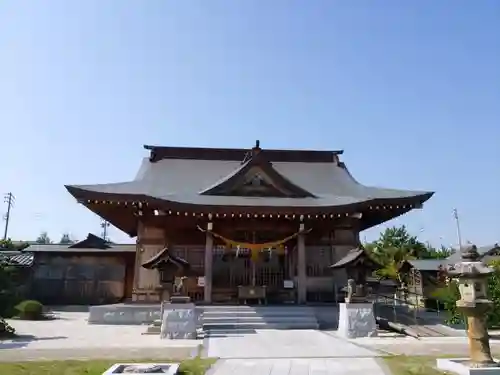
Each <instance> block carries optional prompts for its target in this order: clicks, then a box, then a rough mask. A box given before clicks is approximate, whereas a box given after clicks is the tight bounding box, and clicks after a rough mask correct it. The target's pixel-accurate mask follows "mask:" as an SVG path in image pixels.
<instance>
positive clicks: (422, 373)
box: [383, 355, 444, 375]
mask: <svg viewBox="0 0 500 375" xmlns="http://www.w3.org/2000/svg"><path fill="white" fill-rule="evenodd" d="M383 360H384V361H385V363H386V365H387V367H389V369H390V370H391V373H392V375H442V374H444V373H443V372H442V371H439V370H437V369H436V357H426V356H422V357H420V356H418V357H410V356H405V355H395V356H391V357H384V358H383Z"/></svg>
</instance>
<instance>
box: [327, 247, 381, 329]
mask: <svg viewBox="0 0 500 375" xmlns="http://www.w3.org/2000/svg"><path fill="white" fill-rule="evenodd" d="M377 267H379V265H378V264H377V263H375V262H374V261H373V260H372V259H370V257H369V256H368V254H367V253H366V251H365V249H364V248H363V247H358V248H356V249H352V250H350V251H349V252H348V253H347V254H346V256H345V257H343V258H342V259H340V260H339V261H338V262H337V263H335V264H334V265H332V266H330V268H331V269H344V270H345V272H346V274H347V277H348V280H347V295H346V298H345V302H344V303H340V304H339V309H340V311H339V327H338V335H339V336H342V337H345V338H357V337H374V336H377V323H376V321H375V314H374V309H373V303H372V302H370V301H368V300H367V288H366V277H367V275H368V274H371V273H372V272H373V271H374V270H375V269H376V268H377Z"/></svg>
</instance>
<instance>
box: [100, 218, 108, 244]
mask: <svg viewBox="0 0 500 375" xmlns="http://www.w3.org/2000/svg"><path fill="white" fill-rule="evenodd" d="M101 228H102V233H101V237H102V238H103V240H104V241H107V240H108V228H109V223H108V222H107V221H106V220H104V219H102V221H101Z"/></svg>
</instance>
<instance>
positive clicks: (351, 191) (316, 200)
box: [66, 150, 432, 208]
mask: <svg viewBox="0 0 500 375" xmlns="http://www.w3.org/2000/svg"><path fill="white" fill-rule="evenodd" d="M265 152H266V151H265V150H263V151H262V153H263V154H265ZM271 162H272V168H274V169H275V170H276V172H277V173H279V174H280V175H281V176H283V177H284V178H286V179H287V180H289V181H290V182H291V183H293V184H294V185H296V186H298V187H300V188H302V189H304V190H305V191H308V192H310V193H311V194H313V195H314V197H304V198H283V197H281V198H276V197H258V198H256V197H243V196H213V195H204V194H200V192H203V191H205V190H206V189H207V188H209V187H211V186H213V185H214V184H215V183H217V181H221V180H224V179H226V178H227V176H230V175H232V174H234V173H235V171H237V170H238V169H240V168H241V161H236V160H193V159H162V160H159V161H156V162H151V161H150V158H144V160H143V162H142V166H141V168H140V170H139V172H138V174H137V176H136V178H135V179H134V180H133V181H128V182H121V183H111V184H98V185H68V186H66V187H67V189H68V191H69V192H70V193H71V194H72V195H74V196H75V197H76V198H77V199H88V198H84V196H87V197H88V196H89V194H90V195H92V194H94V195H96V194H100V195H101V196H102V194H110V195H128V196H137V197H141V199H142V197H147V198H152V199H159V200H164V201H170V202H176V203H182V204H194V205H209V206H260V207H296V208H301V207H314V208H321V207H334V206H346V205H356V204H359V203H364V202H369V201H374V202H375V201H380V200H394V199H415V200H419V201H421V203H423V202H424V201H426V200H427V199H429V198H430V197H431V196H432V193H430V192H425V191H409V190H396V189H386V188H378V187H370V186H365V185H362V184H360V183H358V182H357V181H356V180H355V179H354V178H353V177H352V176H351V175H350V173H349V172H348V170H347V168H346V167H345V165H344V164H343V163H340V162H283V161H281V162H279V161H276V162H274V161H272V160H271ZM90 199H92V198H90ZM101 199H102V198H101Z"/></svg>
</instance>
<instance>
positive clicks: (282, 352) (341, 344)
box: [205, 330, 381, 359]
mask: <svg viewBox="0 0 500 375" xmlns="http://www.w3.org/2000/svg"><path fill="white" fill-rule="evenodd" d="M205 350H206V355H207V356H208V357H215V358H238V359H242V358H252V359H256V358H348V357H349V358H352V357H376V356H379V355H381V354H380V353H378V352H376V351H374V350H369V349H366V348H365V347H361V346H358V345H356V344H355V343H354V342H349V341H347V340H344V339H340V338H338V337H335V336H332V335H327V334H324V333H323V332H320V331H315V330H290V331H288V330H262V331H256V332H255V333H246V334H241V335H234V336H230V337H214V338H210V339H208V343H206V344H205Z"/></svg>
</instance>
